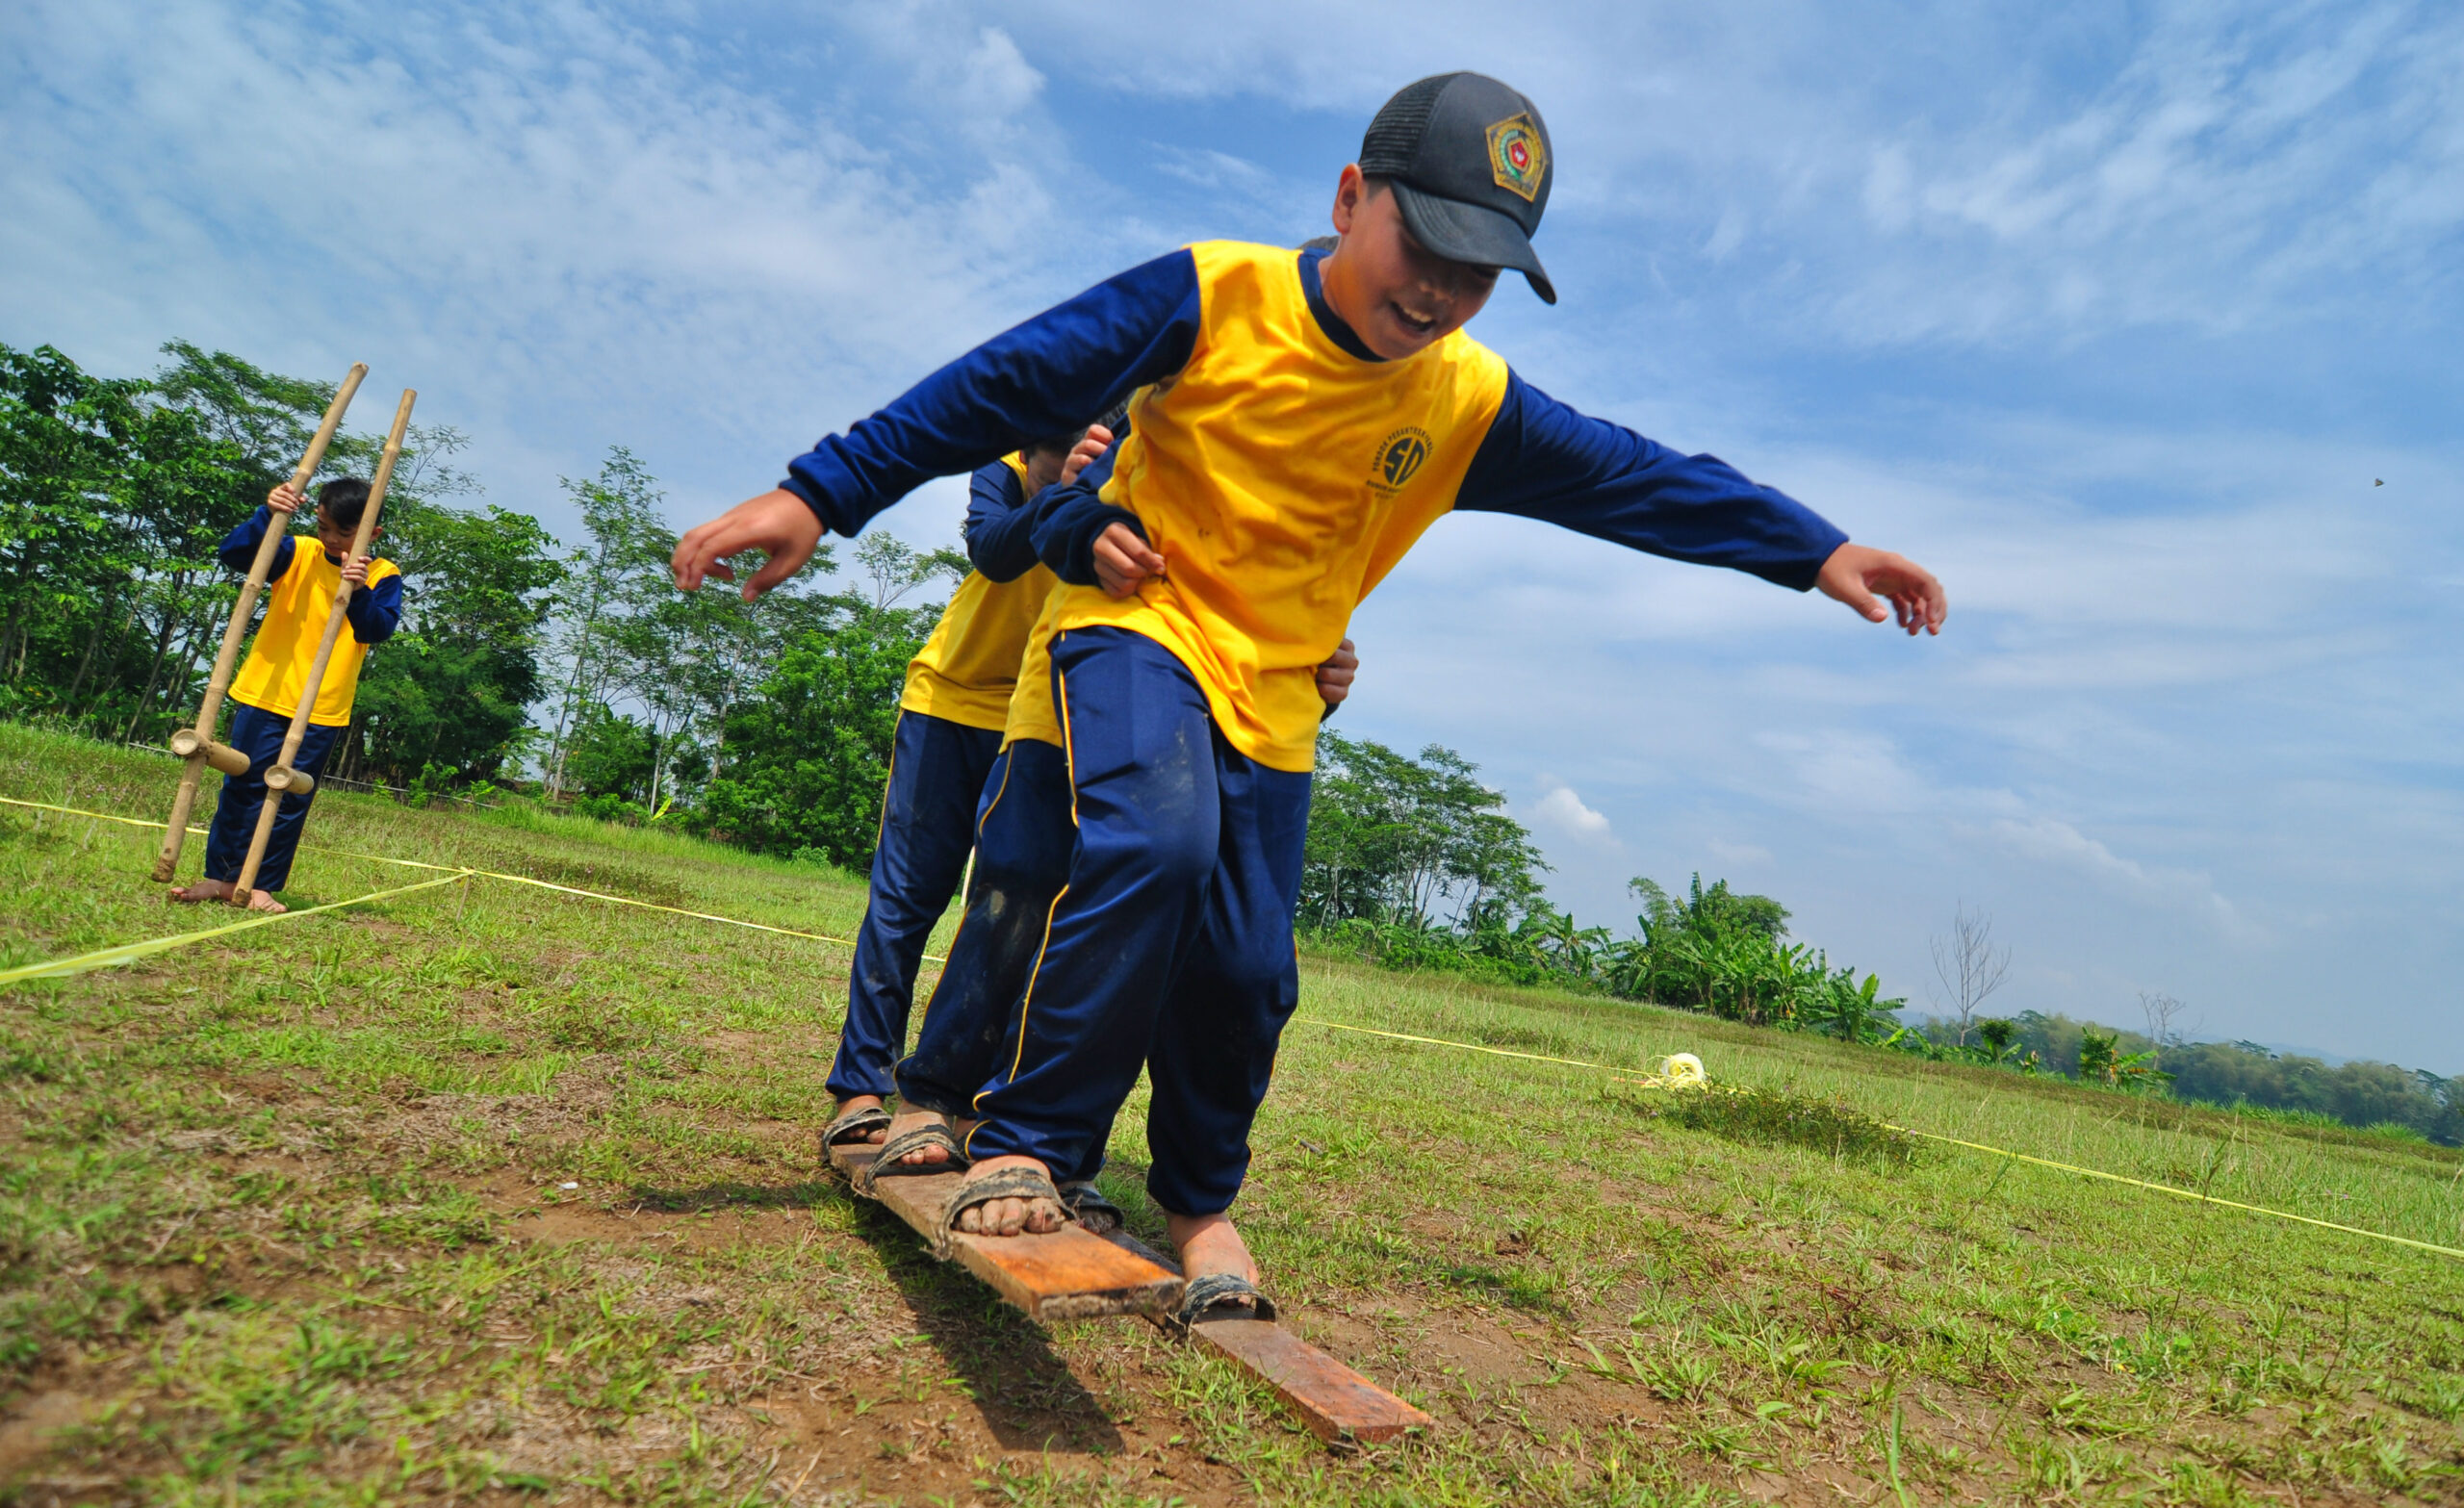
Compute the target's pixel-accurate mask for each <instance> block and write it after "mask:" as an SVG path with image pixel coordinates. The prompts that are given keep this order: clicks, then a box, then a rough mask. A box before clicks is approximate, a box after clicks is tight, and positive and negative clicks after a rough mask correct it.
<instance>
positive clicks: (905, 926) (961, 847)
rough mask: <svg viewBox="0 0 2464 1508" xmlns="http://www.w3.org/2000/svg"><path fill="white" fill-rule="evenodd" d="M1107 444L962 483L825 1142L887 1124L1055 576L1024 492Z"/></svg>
mask: <svg viewBox="0 0 2464 1508" xmlns="http://www.w3.org/2000/svg"><path fill="white" fill-rule="evenodd" d="M1112 442H1113V435H1112V431H1111V430H1109V429H1106V428H1105V427H1104V426H1103V425H1101V424H1094V425H1091V426H1088V427H1086V428H1084V429H1070V430H1065V431H1064V432H1063V433H1061V434H1058V435H1054V436H1051V437H1049V438H1046V439H1041V440H1035V441H1031V442H1029V443H1028V444H1027V446H1026V447H1024V448H1023V449H1021V450H1019V451H1018V452H1017V453H1016V454H1014V455H1011V456H1008V457H1006V458H1004V459H1002V460H998V461H995V462H993V463H991V464H990V465H988V466H986V467H984V468H982V469H981V470H979V471H977V472H976V473H975V475H974V477H973V479H972V481H971V482H970V484H969V487H968V497H967V510H966V530H965V533H966V552H967V559H968V561H969V562H970V563H972V564H973V565H974V567H975V569H974V570H973V571H972V572H970V573H968V575H967V578H966V579H965V580H963V581H962V582H960V583H959V589H958V590H957V591H956V592H954V593H952V594H951V595H950V602H949V606H948V607H946V608H944V609H943V610H942V613H941V621H940V623H939V625H938V626H936V627H935V628H934V630H933V637H932V638H931V639H930V640H928V641H927V642H926V643H925V646H924V648H923V650H922V651H921V652H919V653H917V654H916V656H915V658H914V659H913V660H911V661H910V662H909V663H908V667H907V686H906V689H905V691H904V692H903V693H902V694H901V696H900V697H899V701H898V731H897V734H896V735H895V739H894V741H893V743H892V744H891V748H890V765H889V784H888V787H887V789H886V790H885V791H884V792H883V795H882V826H881V835H880V837H879V839H878V840H877V841H876V842H875V844H874V847H873V869H872V891H871V895H870V897H869V898H868V899H867V901H866V903H865V907H864V921H863V926H862V928H861V929H860V931H859V932H858V933H856V958H855V962H854V963H853V965H851V966H850V968H849V970H848V982H847V1018H846V1021H845V1022H844V1023H843V1024H842V1025H841V1026H840V1028H839V1034H838V1052H837V1055H836V1056H835V1057H834V1058H833V1059H832V1061H831V1064H830V1093H831V1097H832V1098H833V1099H834V1100H836V1101H837V1102H838V1113H837V1115H836V1117H835V1118H834V1119H833V1120H832V1121H831V1123H830V1125H829V1127H828V1129H826V1130H825V1131H823V1132H822V1134H821V1139H822V1148H823V1150H824V1152H825V1154H826V1153H827V1151H828V1149H829V1148H831V1147H833V1146H837V1145H841V1144H844V1143H848V1142H873V1141H879V1140H881V1139H882V1137H883V1136H884V1135H885V1134H886V1132H887V1130H888V1129H889V1124H890V1117H889V1113H888V1112H886V1110H884V1109H883V1107H882V1100H883V1097H884V1096H885V1095H886V1094H888V1093H889V1092H890V1087H891V1085H890V1069H891V1066H892V1065H893V1064H895V1063H896V1062H897V1061H898V1057H899V1053H900V1051H901V1050H902V1049H903V1048H904V1047H905V1046H906V1043H907V1018H908V1014H909V1010H910V1008H911V1004H912V1002H913V1000H914V997H915V971H916V968H917V966H918V965H919V964H920V963H921V962H922V961H923V958H924V944H925V942H926V940H927V939H929V938H930V937H931V936H932V933H933V928H934V925H935V924H936V923H937V922H938V921H940V919H941V913H942V912H943V911H945V910H947V909H948V908H949V905H950V897H951V895H952V894H954V893H955V892H956V891H957V889H958V886H959V876H960V874H961V873H962V872H963V870H964V868H965V866H966V856H967V851H968V849H969V848H971V847H972V846H973V844H974V841H975V835H974V830H975V811H976V804H977V801H978V799H979V798H980V797H982V796H983V794H984V784H985V778H986V776H987V775H988V774H989V773H990V771H991V769H992V765H993V760H994V757H995V756H996V755H998V754H1000V752H1001V728H1002V724H1003V723H1004V721H1005V720H1006V719H1007V718H1008V717H1009V712H1010V693H1011V691H1012V689H1013V688H1014V686H1015V685H1016V684H1017V679H1018V661H1019V659H1020V657H1021V656H1022V655H1024V654H1025V653H1026V649H1027V632H1028V630H1029V629H1031V628H1033V627H1034V626H1035V622H1036V618H1037V616H1038V615H1039V614H1040V613H1041V612H1042V611H1043V606H1044V601H1045V600H1046V599H1047V598H1049V597H1050V596H1051V595H1052V589H1053V587H1054V586H1055V585H1056V584H1057V583H1056V582H1055V580H1054V578H1053V575H1052V573H1051V572H1049V571H1047V570H1045V569H1044V568H1043V567H1042V566H1041V565H1040V564H1039V563H1038V562H1037V560H1036V555H1035V547H1034V545H1033V544H1031V543H1030V542H1029V540H1028V537H1027V530H1026V527H1025V524H1026V523H1027V511H1026V504H1027V502H1028V500H1029V499H1031V498H1034V497H1035V496H1036V495H1037V494H1038V493H1040V492H1041V491H1043V490H1044V489H1045V488H1047V487H1050V486H1052V485H1053V484H1054V483H1056V482H1067V481H1072V480H1075V479H1076V477H1077V475H1078V473H1079V471H1080V469H1082V468H1083V467H1085V466H1086V464H1087V463H1088V462H1089V461H1090V460H1091V459H1093V458H1094V457H1095V456H1097V455H1100V454H1102V453H1103V450H1104V447H1107V446H1109V445H1111V444H1112Z"/></svg>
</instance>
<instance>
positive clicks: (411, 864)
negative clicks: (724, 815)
mask: <svg viewBox="0 0 2464 1508" xmlns="http://www.w3.org/2000/svg"><path fill="white" fill-rule="evenodd" d="M0 805H5V806H24V807H27V808H29V809H31V810H35V811H56V812H59V813H61V814H62V815H64V816H69V817H88V818H91V819H92V820H94V821H96V822H116V823H119V824H121V825H122V826H124V827H131V828H160V827H162V826H164V824H162V823H159V822H148V821H146V820H145V819H143V818H141V817H115V816H113V815H112V814H111V813H110V812H107V811H87V810H84V809H82V808H80V807H76V806H56V805H52V804H51V803H49V802H41V801H20V800H18V799H17V798H15V797H13V796H0ZM189 831H191V832H203V831H205V830H204V829H203V828H191V829H189ZM299 846H300V847H301V848H304V849H307V850H309V851H310V852H311V853H317V854H332V855H336V856H340V857H343V858H365V859H369V860H371V861H372V862H375V863H379V864H396V865H399V866H400V867H402V868H404V869H440V870H441V869H449V868H452V866H450V865H448V864H430V863H424V862H423V861H421V860H419V859H416V858H395V857H393V856H390V855H386V854H362V853H359V852H357V851H356V850H353V849H347V848H326V847H324V846H322V845H321V844H317V843H302V844H300V845H299ZM453 873H454V874H455V875H456V876H457V877H459V876H462V875H476V876H478V877H479V878H481V879H483V880H502V881H504V882H507V883H508V884H517V885H533V886H536V887H537V888H539V889H542V890H556V891H561V892H562V893H564V894H566V895H578V896H581V897H583V898H584V899H585V900H591V901H604V902H606V903H607V904H608V905H610V906H633V907H641V908H642V909H643V910H646V911H665V912H667V913H669V914H670V915H673V916H690V917H692V918H693V919H694V920H696V921H703V922H717V923H719V924H720V925H722V926H726V927H742V928H745V929H747V930H748V931H752V932H766V933H777V934H779V935H780V936H782V937H802V938H805V939H806V940H807V941H809V942H826V943H829V944H830V945H832V946H833V947H837V948H853V947H854V946H856V945H855V944H854V943H852V942H849V941H848V940H847V939H846V938H844V937H833V936H831V935H829V934H828V933H817V932H798V931H796V930H795V929H794V928H792V927H773V926H771V925H770V924H769V923H767V922H748V921H744V920H742V919H741V918H738V917H733V916H720V915H717V914H715V913H713V912H710V911H688V910H686V909H684V908H683V907H680V906H661V905H659V904H658V903H657V902H656V901H636V900H634V899H633V898H632V897H631V896H629V895H609V894H608V893H607V892H605V891H603V890H584V889H581V888H579V887H578V886H575V885H560V884H557V883H555V882H552V881H547V880H533V879H532V878H530V877H529V876H528V875H509V874H506V873H504V872H502V871H501V870H495V869H454V870H453ZM924 961H925V962H927V963H947V962H949V961H950V960H949V959H948V958H943V957H941V956H940V955H939V954H935V953H928V954H926V955H924Z"/></svg>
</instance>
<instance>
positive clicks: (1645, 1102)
mask: <svg viewBox="0 0 2464 1508" xmlns="http://www.w3.org/2000/svg"><path fill="white" fill-rule="evenodd" d="M1607 1097H1608V1098H1609V1099H1610V1100H1613V1101H1615V1102H1616V1103H1618V1104H1620V1105H1623V1106H1625V1107H1626V1108H1627V1109H1628V1110H1630V1111H1632V1112H1634V1113H1636V1114H1638V1115H1642V1116H1644V1117H1646V1118H1648V1119H1651V1120H1656V1121H1662V1122H1665V1123H1667V1124H1669V1125H1672V1126H1683V1127H1684V1128H1686V1129H1687V1130H1688V1131H1707V1132H1710V1133H1711V1134H1712V1135H1714V1136H1720V1137H1728V1138H1729V1139H1730V1140H1731V1141H1743V1142H1748V1143H1753V1144H1758V1145H1761V1146H1792V1147H1807V1148H1809V1149H1811V1150H1813V1151H1816V1152H1822V1153H1827V1154H1829V1155H1830V1156H1833V1157H1836V1158H1845V1159H1849V1160H1851V1161H1855V1162H1862V1163H1875V1164H1878V1165H1881V1166H1885V1167H1907V1166H1909V1165H1911V1164H1912V1163H1914V1162H1915V1161H1916V1138H1915V1137H1912V1136H1910V1135H1908V1133H1906V1132H1904V1131H1900V1130H1897V1129H1895V1128H1893V1127H1892V1126H1890V1125H1887V1124H1886V1123H1885V1122H1883V1121H1880V1120H1877V1119H1875V1118H1874V1117H1873V1116H1871V1115H1868V1114H1866V1113H1865V1112H1863V1111H1861V1110H1859V1109H1857V1108H1856V1107H1855V1106H1853V1105H1850V1104H1848V1103H1847V1102H1846V1101H1844V1100H1825V1099H1817V1098H1815V1097H1814V1096H1812V1095H1810V1094H1798V1093H1796V1092H1794V1091H1792V1090H1788V1089H1770V1088H1761V1087H1758V1086H1751V1085H1746V1086H1730V1085H1714V1086H1710V1087H1708V1088H1702V1089H1646V1090H1643V1091H1642V1092H1640V1093H1636V1094H1611V1095H1609V1096H1607Z"/></svg>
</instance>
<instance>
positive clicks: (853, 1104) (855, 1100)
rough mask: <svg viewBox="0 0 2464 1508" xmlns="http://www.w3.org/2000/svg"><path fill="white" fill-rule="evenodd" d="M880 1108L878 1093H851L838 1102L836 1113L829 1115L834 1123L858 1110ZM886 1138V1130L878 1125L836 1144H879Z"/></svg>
mask: <svg viewBox="0 0 2464 1508" xmlns="http://www.w3.org/2000/svg"><path fill="white" fill-rule="evenodd" d="M881 1108H882V1097H881V1096H880V1095H878V1094H851V1095H849V1096H847V1097H846V1098H845V1099H843V1100H840V1101H839V1102H838V1113H837V1114H835V1115H833V1116H831V1117H830V1118H831V1120H832V1122H833V1123H835V1122H838V1121H842V1120H845V1119H846V1118H847V1117H848V1116H850V1115H853V1114H855V1113H856V1112H858V1111H868V1110H879V1109H881ZM888 1138H889V1133H888V1132H886V1131H885V1130H883V1129H882V1128H881V1127H879V1126H875V1127H874V1128H873V1129H872V1130H870V1131H868V1132H865V1133H864V1134H863V1135H862V1136H860V1137H848V1138H845V1139H842V1140H841V1141H839V1142H838V1145H840V1146H842V1147H845V1146H866V1145H870V1146H880V1145H881V1144H882V1143H883V1142H884V1141H886V1140H887V1139H888Z"/></svg>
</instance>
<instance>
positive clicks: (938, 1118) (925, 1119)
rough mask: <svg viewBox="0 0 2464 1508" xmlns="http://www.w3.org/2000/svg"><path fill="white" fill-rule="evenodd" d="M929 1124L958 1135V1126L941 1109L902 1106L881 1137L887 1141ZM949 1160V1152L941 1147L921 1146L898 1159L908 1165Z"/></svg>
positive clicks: (936, 1164)
mask: <svg viewBox="0 0 2464 1508" xmlns="http://www.w3.org/2000/svg"><path fill="white" fill-rule="evenodd" d="M927 1126H938V1127H940V1128H941V1129H942V1130H943V1131H946V1132H949V1133H950V1134H951V1135H952V1136H957V1135H958V1127H957V1126H956V1125H955V1124H954V1123H953V1122H952V1121H951V1119H950V1117H949V1116H947V1115H944V1114H942V1113H941V1112H939V1111H932V1110H906V1109H903V1108H902V1109H901V1110H900V1112H899V1113H898V1114H897V1115H896V1116H895V1117H893V1118H892V1119H891V1121H890V1123H889V1130H887V1131H886V1132H884V1133H882V1137H881V1139H883V1140H884V1141H886V1140H888V1139H889V1138H890V1137H903V1136H905V1135H907V1134H908V1133H909V1132H911V1131H921V1130H923V1129H924V1128H925V1127H927ZM949 1160H950V1155H949V1153H947V1152H945V1151H943V1150H941V1149H940V1148H939V1147H919V1148H917V1149H916V1150H914V1151H912V1152H909V1153H907V1154H905V1155H904V1156H902V1157H901V1158H899V1160H898V1161H899V1162H900V1163H901V1164H903V1165H905V1166H908V1167H938V1166H940V1165H941V1164H942V1163H947V1162H948V1161H949Z"/></svg>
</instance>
